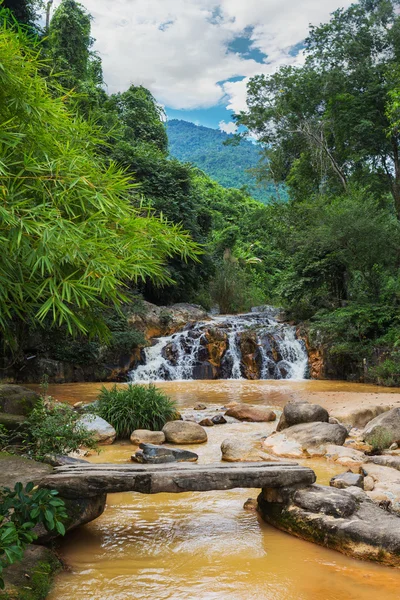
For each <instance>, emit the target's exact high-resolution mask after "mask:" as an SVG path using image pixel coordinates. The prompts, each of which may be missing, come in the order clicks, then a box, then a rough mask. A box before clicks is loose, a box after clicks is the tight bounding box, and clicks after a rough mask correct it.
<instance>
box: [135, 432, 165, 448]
mask: <svg viewBox="0 0 400 600" xmlns="http://www.w3.org/2000/svg"><path fill="white" fill-rule="evenodd" d="M131 442H132V444H134V445H135V446H139V444H142V443H144V444H163V443H164V442H165V435H164V433H163V432H162V431H150V430H149V429H135V431H133V432H132V435H131Z"/></svg>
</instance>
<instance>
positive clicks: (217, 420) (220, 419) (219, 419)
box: [211, 415, 227, 425]
mask: <svg viewBox="0 0 400 600" xmlns="http://www.w3.org/2000/svg"><path fill="white" fill-rule="evenodd" d="M211 421H212V422H213V424H214V425H225V423H226V422H227V421H226V419H225V417H224V416H223V415H215V417H212V419H211Z"/></svg>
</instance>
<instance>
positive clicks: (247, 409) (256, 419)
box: [225, 404, 276, 423]
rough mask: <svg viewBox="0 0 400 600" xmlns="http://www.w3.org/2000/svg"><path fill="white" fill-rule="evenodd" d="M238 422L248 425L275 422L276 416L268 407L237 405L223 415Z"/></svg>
mask: <svg viewBox="0 0 400 600" xmlns="http://www.w3.org/2000/svg"><path fill="white" fill-rule="evenodd" d="M225 414H226V415H227V416H228V417H234V418H235V419H238V420H239V421H247V422H250V423H267V422H270V421H275V420H276V414H275V413H274V411H272V410H271V409H270V408H268V406H252V405H250V404H237V405H236V406H234V407H233V408H230V409H229V410H227V411H226V413H225Z"/></svg>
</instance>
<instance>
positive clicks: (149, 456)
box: [131, 444, 199, 465]
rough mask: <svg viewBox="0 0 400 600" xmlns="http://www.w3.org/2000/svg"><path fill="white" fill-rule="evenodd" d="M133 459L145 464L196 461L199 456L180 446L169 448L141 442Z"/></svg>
mask: <svg viewBox="0 0 400 600" xmlns="http://www.w3.org/2000/svg"><path fill="white" fill-rule="evenodd" d="M131 458H132V461H134V462H138V463H145V464H155V465H157V464H162V463H174V462H196V461H197V460H198V458H199V456H198V454H196V453H195V452H189V450H181V449H180V448H167V447H165V446H155V445H153V444H140V450H138V451H137V452H136V453H135V454H133V455H132V457H131Z"/></svg>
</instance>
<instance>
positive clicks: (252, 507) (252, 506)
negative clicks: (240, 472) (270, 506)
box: [243, 498, 258, 512]
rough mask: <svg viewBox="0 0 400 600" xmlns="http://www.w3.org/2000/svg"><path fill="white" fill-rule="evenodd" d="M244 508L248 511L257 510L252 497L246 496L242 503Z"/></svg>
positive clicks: (255, 501)
mask: <svg viewBox="0 0 400 600" xmlns="http://www.w3.org/2000/svg"><path fill="white" fill-rule="evenodd" d="M243 508H244V510H248V511H249V512H257V509H258V503H257V500H255V499H254V498H248V499H247V500H246V502H245V503H244V504H243Z"/></svg>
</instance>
